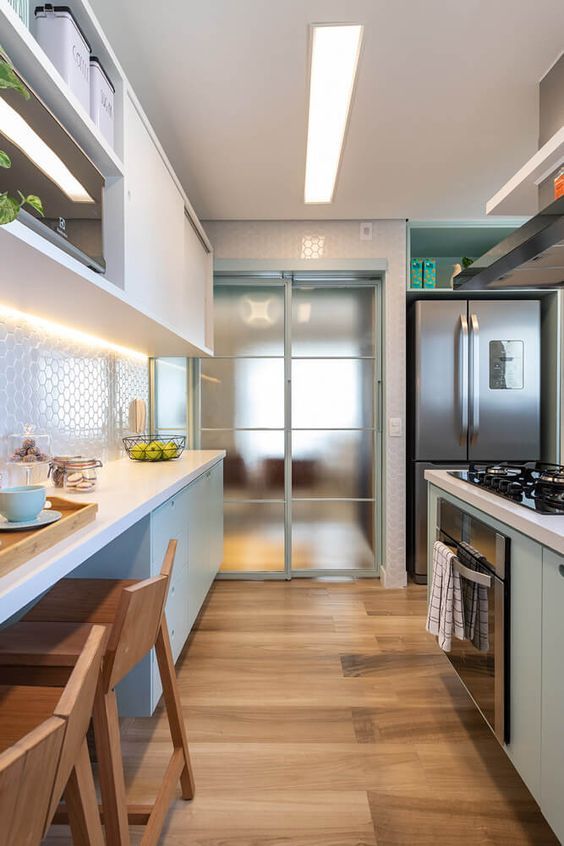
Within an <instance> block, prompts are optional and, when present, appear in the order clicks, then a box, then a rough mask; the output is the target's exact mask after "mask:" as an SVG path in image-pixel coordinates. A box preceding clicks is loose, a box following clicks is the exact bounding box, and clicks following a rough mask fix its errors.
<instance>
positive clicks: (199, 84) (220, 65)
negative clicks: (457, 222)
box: [92, 0, 564, 219]
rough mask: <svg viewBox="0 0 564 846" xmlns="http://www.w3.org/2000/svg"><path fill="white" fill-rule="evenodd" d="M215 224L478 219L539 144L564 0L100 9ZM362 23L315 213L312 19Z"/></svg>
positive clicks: (288, 0) (130, 0) (207, 3)
mask: <svg viewBox="0 0 564 846" xmlns="http://www.w3.org/2000/svg"><path fill="white" fill-rule="evenodd" d="M92 3H93V7H94V10H95V12H96V13H97V14H98V16H99V18H100V20H101V23H102V25H103V27H104V29H105V30H106V32H107V34H108V36H109V38H110V41H111V42H112V44H113V45H114V47H115V50H116V53H117V55H118V58H119V59H120V61H121V62H122V64H123V66H124V68H125V71H126V73H127V75H128V76H129V78H130V80H131V82H132V84H133V87H134V88H135V90H136V92H137V94H138V96H139V99H140V100H141V103H142V105H143V107H144V108H145V110H146V112H147V114H148V115H149V118H150V120H151V122H152V123H153V125H154V127H155V129H156V131H157V134H158V135H159V137H160V139H161V141H162V143H163V146H164V148H165V149H166V151H167V153H168V155H169V157H170V159H171V161H172V163H173V165H174V167H175V169H176V171H177V173H178V175H179V177H180V179H181V180H182V182H183V184H184V187H185V188H186V191H187V193H188V195H189V196H190V198H191V200H192V202H193V204H194V206H195V208H196V210H197V212H198V214H199V215H200V217H202V218H203V219H301V218H334V219H343V218H388V217H410V218H451V217H455V218H468V217H478V216H481V215H483V213H484V205H485V201H486V199H488V198H489V197H490V196H491V195H492V194H493V193H494V192H495V191H496V190H497V189H498V188H499V187H500V186H501V185H502V184H503V183H504V182H505V181H506V179H507V178H508V177H509V176H510V175H511V174H512V173H513V172H514V171H515V170H517V169H518V168H519V167H520V165H521V164H522V163H523V162H524V161H525V160H526V159H527V158H528V157H529V156H530V155H531V154H532V153H533V152H534V151H535V150H536V149H537V136H538V82H539V79H540V78H541V77H542V76H543V74H544V73H545V72H546V70H547V69H548V67H549V66H550V65H551V64H552V62H553V61H554V59H555V58H556V57H557V56H558V54H559V53H560V51H561V50H562V47H563V46H564V45H563V43H562V42H563V35H562V34H563V32H564V3H563V2H562V0H534V2H533V0H348V1H347V2H345V0H199V1H198V2H194V0H168V1H167V2H161V3H155V2H154V0H151V2H149V0H120V2H119V3H116V2H115V0H92ZM330 21H333V22H344V21H346V22H354V23H356V22H359V23H362V24H364V26H365V33H364V49H363V54H362V56H361V60H360V65H359V76H358V83H357V88H356V93H355V100H354V102H353V107H352V114H351V119H350V125H349V131H348V136H347V139H346V145H345V150H344V155H343V160H342V166H341V172H340V176H339V180H338V184H337V190H336V193H335V199H334V202H333V203H332V204H331V205H327V206H306V205H304V203H303V181H304V165H305V149H306V120H307V47H308V24H310V23H313V22H330Z"/></svg>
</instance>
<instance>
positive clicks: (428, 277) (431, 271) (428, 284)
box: [423, 259, 437, 288]
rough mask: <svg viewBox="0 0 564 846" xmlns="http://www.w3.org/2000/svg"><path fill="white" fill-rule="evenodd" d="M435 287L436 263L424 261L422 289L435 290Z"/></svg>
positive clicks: (429, 260)
mask: <svg viewBox="0 0 564 846" xmlns="http://www.w3.org/2000/svg"><path fill="white" fill-rule="evenodd" d="M436 286H437V262H436V261H434V259H425V261H424V262H423V287H424V288H436Z"/></svg>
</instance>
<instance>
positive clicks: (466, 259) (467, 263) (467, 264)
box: [460, 256, 474, 270]
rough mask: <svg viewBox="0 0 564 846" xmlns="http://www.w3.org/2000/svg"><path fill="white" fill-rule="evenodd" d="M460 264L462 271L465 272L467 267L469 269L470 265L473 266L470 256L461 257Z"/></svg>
mask: <svg viewBox="0 0 564 846" xmlns="http://www.w3.org/2000/svg"><path fill="white" fill-rule="evenodd" d="M460 263H461V265H462V267H463V268H464V270H466V268H467V267H470V265H471V264H474V259H473V258H470V256H462V258H461V259H460Z"/></svg>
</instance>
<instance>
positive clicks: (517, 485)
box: [509, 482, 523, 494]
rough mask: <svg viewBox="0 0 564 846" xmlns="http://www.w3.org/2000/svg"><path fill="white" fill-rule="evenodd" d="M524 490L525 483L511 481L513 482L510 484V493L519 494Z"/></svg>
mask: <svg viewBox="0 0 564 846" xmlns="http://www.w3.org/2000/svg"><path fill="white" fill-rule="evenodd" d="M522 491H523V485H522V484H521V482H511V484H510V485H509V493H512V494H518V493H522Z"/></svg>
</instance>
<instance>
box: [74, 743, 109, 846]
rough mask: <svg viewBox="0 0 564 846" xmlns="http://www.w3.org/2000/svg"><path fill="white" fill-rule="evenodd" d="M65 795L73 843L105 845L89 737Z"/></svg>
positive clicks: (80, 845)
mask: <svg viewBox="0 0 564 846" xmlns="http://www.w3.org/2000/svg"><path fill="white" fill-rule="evenodd" d="M64 799H65V803H66V806H67V810H68V815H69V825H70V829H71V834H72V842H73V843H74V846H104V835H103V833H102V825H101V823H100V813H99V811H98V800H97V798H96V788H95V787H94V778H93V776H92V767H91V765H90V758H89V756H88V746H87V744H86V740H85V741H84V742H83V744H82V747H81V749H80V753H79V756H78V761H77V762H76V764H75V766H74V769H73V771H72V773H71V776H70V778H69V781H68V784H67V786H66V788H65V793H64Z"/></svg>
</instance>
